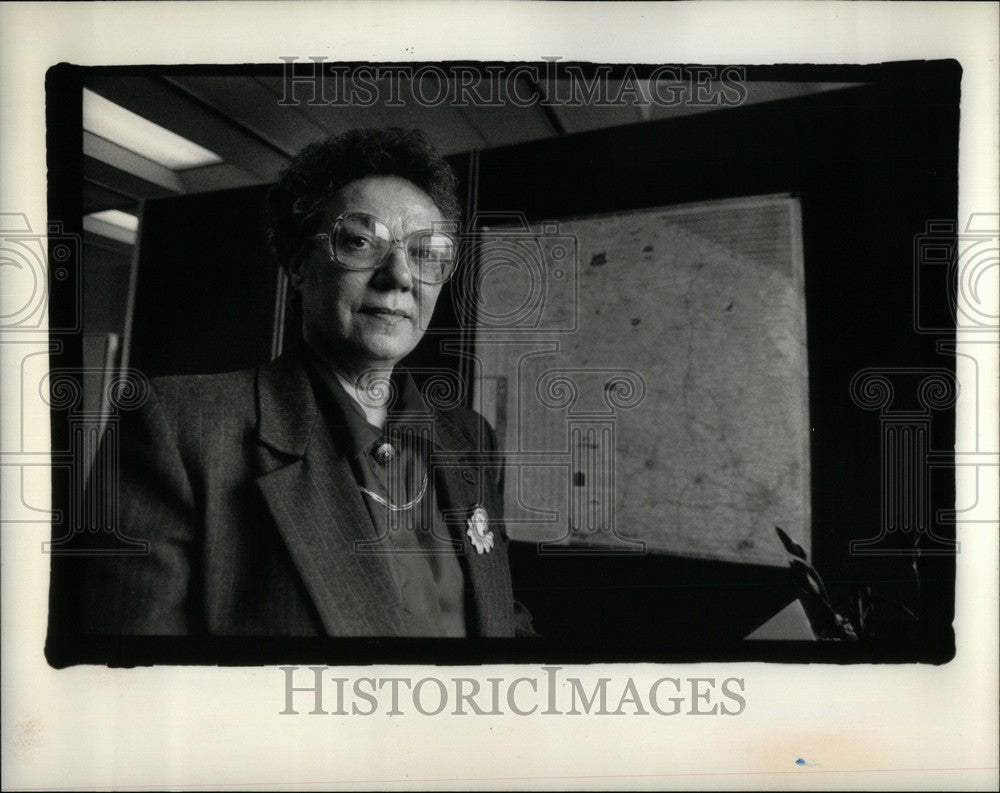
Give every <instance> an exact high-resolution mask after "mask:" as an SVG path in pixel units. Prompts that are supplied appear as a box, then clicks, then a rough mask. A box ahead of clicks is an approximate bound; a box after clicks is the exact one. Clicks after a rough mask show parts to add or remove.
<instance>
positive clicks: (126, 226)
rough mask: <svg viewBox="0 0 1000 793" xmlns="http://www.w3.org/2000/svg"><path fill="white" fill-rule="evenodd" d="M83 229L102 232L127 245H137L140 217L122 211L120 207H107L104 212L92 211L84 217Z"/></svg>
mask: <svg viewBox="0 0 1000 793" xmlns="http://www.w3.org/2000/svg"><path fill="white" fill-rule="evenodd" d="M83 230H84V231H89V232H90V233H91V234H100V235H101V236H102V237H108V238H110V239H113V240H118V241H119V242H124V243H126V244H127V245H135V239H136V234H137V232H138V231H139V218H137V217H136V216H135V215H130V214H129V213H128V212H122V211H121V210H120V209H105V210H104V211H103V212H91V213H90V214H89V215H84V217H83Z"/></svg>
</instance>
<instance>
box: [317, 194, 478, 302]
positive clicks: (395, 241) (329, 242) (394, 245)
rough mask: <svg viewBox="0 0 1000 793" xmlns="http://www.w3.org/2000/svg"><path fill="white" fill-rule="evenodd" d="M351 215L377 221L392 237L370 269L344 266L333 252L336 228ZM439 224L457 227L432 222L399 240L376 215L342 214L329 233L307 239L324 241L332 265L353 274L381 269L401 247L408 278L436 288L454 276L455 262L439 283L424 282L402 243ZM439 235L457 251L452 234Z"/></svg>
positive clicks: (449, 223) (455, 241)
mask: <svg viewBox="0 0 1000 793" xmlns="http://www.w3.org/2000/svg"><path fill="white" fill-rule="evenodd" d="M351 215H359V216H361V217H365V218H371V219H372V220H377V221H378V222H379V223H381V224H382V225H383V226H385V227H386V229H388V231H389V234H390V236H391V237H392V244H391V245H390V246H389V249H388V250H387V251H386V252H385V256H383V257H382V258H381V259H380V260H379V262H378V263H377V264H373V265H372V266H371V267H351V266H350V265H348V264H344V262H342V261H340V259H338V258H337V252H336V250H334V245H333V238H334V236H335V235H336V233H337V227H338V226H340V222H341V221H342V220H343V219H344V218H346V217H349V216H351ZM441 224H448V225H452V226H456V225H457V224H455V223H453V222H450V221H446V220H445V221H434V224H433V225H432V226H431V228H429V229H418V230H417V231H413V232H410V233H409V234H407V235H406V236H404V237H403V239H401V240H400V239H397V238H396V235H395V234H393V231H392V229H391V228H389V224H388V223H386V222H385V221H384V220H382V218H380V217H378V216H376V215H370V214H368V213H367V212H342V213H341V214H340V215H338V216H337V217H336V218H335V219H334V221H333V223H331V224H330V230H329V231H327V232H324V233H321V234H312V235H310V237H309V239H313V240H326V247H327V251H328V254H327V255H328V256H329V257H330V261H331V262H333V263H334V264H336V265H338V266H340V267H343V268H344V269H345V270H351V271H352V272H355V273H364V272H368V271H369V270H377V269H378V268H379V267H381V266H382V265H383V264H385V262H386V260H387V259H388V258H389V256H390V255H391V254H392V251H393V249H394V248H398V247H401V248H402V249H403V256H404V257H405V259H406V267H407V269H408V270H409V271H410V277H411V278H413V279H415V280H417V281H420V283H422V284H434V285H435V286H436V285H438V284H444V283H447V282H448V281H449V280H451V277H452V276H453V275H454V274H455V271H456V270H457V269H458V262H457V261H456V262H455V263H454V264H453V265H452V268H451V272H449V273H448V275H447V276H446V277H445V278H443V279H442V280H440V281H425V280H424V279H422V278H420V277H419V276H417V275H416V273H414V272H413V266H412V265H411V264H410V253H409V251H408V250H407V249H406V245H405V244H404V243H406V241H407V240H409V239H410V237H413V236H414V235H416V234H426V233H427V232H434V231H436V229H435V228H434V225H441ZM441 233H443V234H447V236H448V237H449V238H450V239H451V240H452V242H454V243H455V246H456V249H457V247H458V240H457V239H455V235H454V234H452V233H450V232H447V231H444V232H441ZM456 258H457V257H456Z"/></svg>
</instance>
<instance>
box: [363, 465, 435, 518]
mask: <svg viewBox="0 0 1000 793" xmlns="http://www.w3.org/2000/svg"><path fill="white" fill-rule="evenodd" d="M361 492H362V493H364V494H365V495H366V496H368V497H369V498H371V499H372V500H373V501H375V502H376V503H378V504H381V505H382V506H383V507H385V508H386V509H388V510H389V511H390V512H405V511H406V510H408V509H410V508H411V507H415V506H416V505H417V504H419V503H420V500H421V499H422V498H423V497H424V494H425V493H426V492H427V474H426V473H425V474H424V478H423V481H422V482H421V483H420V492H418V493H417V495H416V496H414V497H413V498H411V499H410V500H409V501H407V502H406V503H405V504H393V503H392V502H391V501H389V500H388V499H386V498H383V497H382V496H380V495H379V494H378V493H373V492H372V491H371V490H369V489H368V488H366V487H363V488H361Z"/></svg>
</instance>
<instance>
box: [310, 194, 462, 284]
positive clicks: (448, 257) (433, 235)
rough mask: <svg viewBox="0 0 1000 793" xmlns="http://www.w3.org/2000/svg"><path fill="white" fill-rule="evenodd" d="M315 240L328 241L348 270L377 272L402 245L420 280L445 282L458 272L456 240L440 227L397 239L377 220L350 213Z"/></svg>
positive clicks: (335, 258) (334, 257) (330, 252)
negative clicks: (456, 269)
mask: <svg viewBox="0 0 1000 793" xmlns="http://www.w3.org/2000/svg"><path fill="white" fill-rule="evenodd" d="M312 238H313V239H317V240H323V241H324V242H326V249H327V254H328V255H329V256H330V259H331V260H332V261H333V262H335V263H336V264H339V265H340V266H341V267H345V268H347V269H348V270H374V269H375V268H376V267H379V266H381V264H382V263H383V262H384V261H385V260H386V259H387V258H388V257H389V254H390V253H391V252H392V249H393V248H395V247H396V246H397V245H399V246H401V247H402V248H403V251H404V252H405V254H406V263H407V264H408V265H409V267H410V274H411V275H412V276H413V278H415V279H416V280H418V281H422V282H423V283H427V284H440V283H444V282H445V281H447V280H448V279H449V278H450V277H451V275H452V273H454V271H455V264H456V250H457V248H458V245H457V243H456V241H455V237H454V236H452V235H451V234H449V233H448V232H445V231H442V230H440V229H437V228H434V229H424V230H422V231H414V232H413V233H412V234H407V235H406V236H405V237H404V238H403V239H401V240H397V239H396V237H395V235H394V234H393V233H392V230H391V229H390V228H389V227H388V226H387V225H386V224H385V222H384V221H381V220H379V219H378V218H377V217H374V216H373V215H366V214H364V213H363V212H347V213H345V214H343V215H341V216H340V217H338V218H337V219H336V220H335V221H333V227H332V228H331V229H330V231H329V232H328V233H326V234H314V235H313V237H312Z"/></svg>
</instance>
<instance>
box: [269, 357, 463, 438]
mask: <svg viewBox="0 0 1000 793" xmlns="http://www.w3.org/2000/svg"><path fill="white" fill-rule="evenodd" d="M308 358H309V353H307V352H304V351H302V350H289V351H287V352H285V353H282V354H281V355H280V356H278V357H277V358H275V359H274V360H272V361H270V362H269V363H266V364H264V365H262V366H261V367H259V369H258V371H257V421H258V437H259V438H260V440H261V441H262V442H263V443H264V444H266V445H268V446H270V447H271V448H273V449H275V450H276V451H279V452H283V453H285V454H290V455H293V456H296V457H303V456H304V455H305V452H306V449H307V448H308V446H309V443H310V440H311V438H312V436H313V432H314V430H315V427H316V424H317V423H322V422H318V421H317V419H318V418H319V415H320V409H319V402H318V395H319V398H320V399H322V398H323V395H324V394H326V393H328V392H329V393H331V401H332V394H337V391H339V394H342V395H343V398H344V399H346V400H347V405H353V407H352V408H351V410H352V411H356V412H355V415H360V416H361V420H362V421H363V422H364V424H365V425H367V426H369V427H371V425H370V424H368V422H367V420H366V419H365V418H364V413H363V411H361V407H360V406H359V405H357V403H355V402H354V400H353V398H352V397H350V396H348V394H347V392H346V391H344V389H343V387H341V386H339V384H338V387H337V391H333V390H332V389H328V388H327V386H326V384H325V382H324V384H323V387H320V386H319V384H317V383H314V382H313V381H314V379H315V378H314V377H311V376H310V365H309V363H308ZM391 383H392V384H393V394H392V395H391V397H390V406H389V417H388V419H387V421H386V427H387V428H391V429H392V430H400V429H405V428H406V427H408V426H414V427H415V428H416V427H419V426H423V427H426V426H427V422H428V420H430V421H431V422H432V423H433V433H432V436H431V437H432V438H433V442H434V446H435V447H437V448H439V449H442V450H444V451H446V452H468V451H469V448H470V445H471V440H470V439H469V438H468V437H467V436H466V435H465V433H463V432H462V431H461V430H460V429H459V427H458V425H457V424H456V423H455V422H454V421H453V420H452V419H451V418H450V417H449V416H448V414H447V413H446V412H442V411H440V410H435V409H433V408H431V407H429V406H428V405H427V403H426V401H425V400H424V398H423V396H422V395H421V393H420V390H419V389H418V388H417V385H416V383H415V382H414V381H413V377H412V376H411V375H410V373H409V372H407V371H405V369H402V368H400V367H397V369H396V371H394V372H393V375H392V378H391ZM341 415H342V416H343V415H345V412H344V411H341ZM346 415H350V414H346ZM372 430H373V431H375V432H376V433H378V430H377V428H375V427H372Z"/></svg>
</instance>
